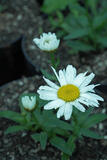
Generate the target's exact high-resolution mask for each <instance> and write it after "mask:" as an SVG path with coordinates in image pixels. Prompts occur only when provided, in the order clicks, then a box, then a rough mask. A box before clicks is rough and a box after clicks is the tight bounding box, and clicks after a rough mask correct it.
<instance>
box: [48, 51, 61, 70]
mask: <svg viewBox="0 0 107 160" xmlns="http://www.w3.org/2000/svg"><path fill="white" fill-rule="evenodd" d="M55 54H56V53H55V52H52V53H50V61H51V65H52V67H53V68H55V69H57V67H58V65H59V63H60V59H59V58H56V57H55Z"/></svg>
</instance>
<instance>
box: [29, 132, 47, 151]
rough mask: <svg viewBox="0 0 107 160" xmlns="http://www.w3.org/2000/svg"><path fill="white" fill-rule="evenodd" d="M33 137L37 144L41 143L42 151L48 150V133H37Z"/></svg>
mask: <svg viewBox="0 0 107 160" xmlns="http://www.w3.org/2000/svg"><path fill="white" fill-rule="evenodd" d="M31 137H32V138H33V140H35V141H36V142H37V141H39V142H40V144H41V148H42V150H44V149H45V148H46V143H47V138H48V136H47V133H46V132H41V133H35V134H32V135H31Z"/></svg>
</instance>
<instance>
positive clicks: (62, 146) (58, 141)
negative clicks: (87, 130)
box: [50, 136, 72, 156]
mask: <svg viewBox="0 0 107 160" xmlns="http://www.w3.org/2000/svg"><path fill="white" fill-rule="evenodd" d="M50 143H51V144H52V145H53V146H55V147H56V148H58V149H59V150H61V151H62V152H64V153H66V154H68V155H70V156H71V155H72V151H71V149H70V148H69V147H68V146H67V143H66V142H65V140H64V139H62V138H60V137H58V136H55V137H53V138H51V139H50Z"/></svg>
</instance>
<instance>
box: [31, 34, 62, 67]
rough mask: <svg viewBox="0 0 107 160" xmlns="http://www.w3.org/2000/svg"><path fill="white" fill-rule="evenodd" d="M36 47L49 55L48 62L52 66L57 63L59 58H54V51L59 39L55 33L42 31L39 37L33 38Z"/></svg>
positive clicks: (55, 65)
mask: <svg viewBox="0 0 107 160" xmlns="http://www.w3.org/2000/svg"><path fill="white" fill-rule="evenodd" d="M33 41H34V43H35V44H36V45H37V47H38V48H39V49H40V50H42V51H43V52H46V53H48V54H49V55H50V62H51V65H52V66H53V67H54V68H57V66H58V65H59V59H55V52H56V50H57V48H58V47H59V43H60V40H59V39H57V37H56V35H55V33H51V32H48V33H43V34H42V35H41V36H40V38H34V39H33Z"/></svg>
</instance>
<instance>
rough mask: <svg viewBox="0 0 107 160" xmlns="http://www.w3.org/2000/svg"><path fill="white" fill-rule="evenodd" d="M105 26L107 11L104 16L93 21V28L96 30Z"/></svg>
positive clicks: (99, 16)
mask: <svg viewBox="0 0 107 160" xmlns="http://www.w3.org/2000/svg"><path fill="white" fill-rule="evenodd" d="M105 24H107V11H106V12H105V13H104V14H103V15H97V16H96V17H95V18H94V19H93V27H94V28H99V27H101V26H103V25H105Z"/></svg>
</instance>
